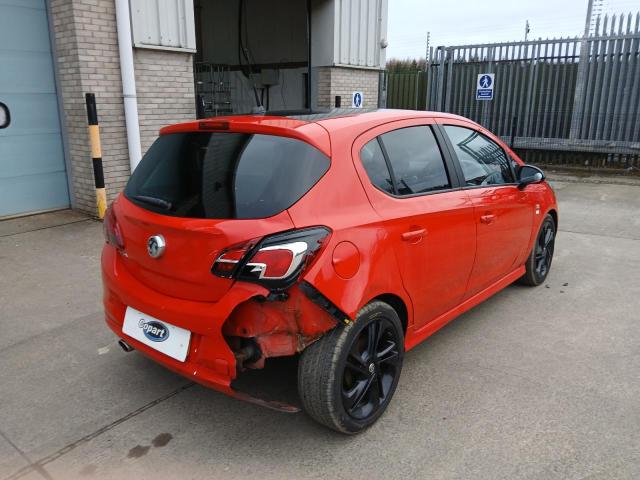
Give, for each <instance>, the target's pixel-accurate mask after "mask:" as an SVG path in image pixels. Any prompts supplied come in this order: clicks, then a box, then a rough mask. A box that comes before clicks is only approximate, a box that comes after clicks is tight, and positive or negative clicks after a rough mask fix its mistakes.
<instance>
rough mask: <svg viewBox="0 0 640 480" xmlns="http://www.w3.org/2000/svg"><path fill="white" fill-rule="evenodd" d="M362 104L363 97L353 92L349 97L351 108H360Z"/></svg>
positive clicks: (360, 93) (359, 93)
mask: <svg viewBox="0 0 640 480" xmlns="http://www.w3.org/2000/svg"><path fill="white" fill-rule="evenodd" d="M363 102H364V95H363V94H362V92H353V95H352V96H351V108H362V104H363Z"/></svg>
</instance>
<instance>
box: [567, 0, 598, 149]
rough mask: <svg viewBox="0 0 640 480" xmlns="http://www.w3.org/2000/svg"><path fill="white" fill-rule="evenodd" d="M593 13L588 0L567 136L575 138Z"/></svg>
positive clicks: (582, 105)
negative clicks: (569, 127)
mask: <svg viewBox="0 0 640 480" xmlns="http://www.w3.org/2000/svg"><path fill="white" fill-rule="evenodd" d="M592 14H593V0H589V3H588V5H587V17H586V18H585V21H584V34H583V35H582V42H580V63H579V64H578V78H577V81H576V87H575V88H576V89H575V93H574V98H573V113H572V115H571V129H570V131H569V138H573V139H576V138H578V137H579V136H580V126H581V125H582V116H583V115H584V102H585V101H586V99H585V88H586V83H587V79H586V78H585V77H586V72H587V68H588V65H587V63H588V62H589V31H590V30H591V16H592Z"/></svg>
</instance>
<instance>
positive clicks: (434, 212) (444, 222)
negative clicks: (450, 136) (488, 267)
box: [353, 119, 476, 328]
mask: <svg viewBox="0 0 640 480" xmlns="http://www.w3.org/2000/svg"><path fill="white" fill-rule="evenodd" d="M432 124H433V122H431V124H430V123H429V120H425V119H420V120H419V121H416V120H413V121H402V122H394V123H392V124H387V125H384V126H382V127H378V128H376V129H373V130H370V131H369V132H367V133H365V134H364V135H362V136H361V137H359V138H358V139H357V140H356V142H355V143H354V148H353V157H354V161H355V164H356V169H357V170H358V174H359V175H360V178H361V180H362V183H363V185H364V188H365V191H366V193H367V195H368V197H369V199H370V201H371V204H372V206H373V208H374V209H375V210H376V212H377V213H378V215H379V216H380V217H381V221H382V222H383V224H384V226H385V230H386V232H387V233H388V235H389V236H390V238H391V239H392V244H393V248H394V250H395V254H396V258H397V260H398V264H399V268H400V271H401V275H402V281H403V286H404V288H405V290H406V291H407V293H408V294H409V296H410V297H411V301H412V303H413V310H414V319H415V320H414V328H419V327H420V326H421V325H424V324H426V323H428V322H429V321H431V320H434V319H435V318H437V317H438V316H440V315H442V314H443V313H445V312H447V311H448V310H450V309H452V308H453V307H455V306H456V305H457V304H458V303H459V302H460V301H461V300H462V297H463V296H464V294H465V291H466V285H467V281H468V279H469V275H470V273H471V269H472V266H473V260H474V254H475V237H476V235H475V225H474V212H473V205H472V204H471V202H470V200H469V198H468V196H467V195H466V193H465V192H464V191H462V190H460V189H459V188H457V187H458V178H457V175H456V173H455V171H453V170H452V168H453V167H452V165H451V164H450V160H449V159H448V157H447V156H446V155H443V149H444V148H446V147H444V146H443V145H442V146H441V145H440V143H439V142H438V140H437V136H438V135H440V133H439V132H438V131H437V130H434V129H433V128H432ZM440 142H442V138H440Z"/></svg>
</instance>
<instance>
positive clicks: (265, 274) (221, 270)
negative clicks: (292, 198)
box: [211, 227, 331, 290]
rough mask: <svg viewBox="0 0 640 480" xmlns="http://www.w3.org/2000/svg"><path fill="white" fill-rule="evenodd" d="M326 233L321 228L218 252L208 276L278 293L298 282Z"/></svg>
mask: <svg viewBox="0 0 640 480" xmlns="http://www.w3.org/2000/svg"><path fill="white" fill-rule="evenodd" d="M330 233H331V232H330V230H328V229H327V228H325V227H314V228H306V229H302V230H294V231H291V232H285V233H279V234H276V235H270V236H268V237H265V238H263V239H262V240H260V241H255V240H253V241H250V242H247V243H246V244H243V245H236V246H233V247H231V248H228V249H227V250H225V251H224V252H222V254H221V255H220V256H219V257H218V258H217V259H216V261H215V262H214V264H213V267H212V268H211V272H212V273H213V274H214V275H217V276H219V277H223V278H233V279H237V280H244V281H248V282H257V283H260V284H261V285H264V286H265V287H268V288H270V289H272V290H282V289H285V288H288V287H290V286H291V285H292V284H293V283H294V282H295V281H296V280H297V279H298V277H299V276H300V273H301V272H302V271H303V270H304V268H305V266H307V265H308V264H309V263H310V262H311V260H312V259H313V257H314V256H315V255H316V254H317V253H318V252H319V250H320V249H321V248H322V246H323V245H324V244H325V242H326V240H327V238H328V236H329V234H330Z"/></svg>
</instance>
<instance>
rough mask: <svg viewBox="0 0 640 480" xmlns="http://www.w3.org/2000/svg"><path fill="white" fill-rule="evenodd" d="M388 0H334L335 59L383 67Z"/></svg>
mask: <svg viewBox="0 0 640 480" xmlns="http://www.w3.org/2000/svg"><path fill="white" fill-rule="evenodd" d="M387 8H388V0H335V9H336V22H335V30H334V35H335V36H334V62H335V63H336V64H339V65H349V66H358V67H371V68H380V67H381V66H382V65H383V64H384V61H385V59H384V58H383V57H384V53H383V51H382V50H381V48H380V40H381V39H384V38H385V37H386V34H387V32H386V29H387V21H386V12H387Z"/></svg>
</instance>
